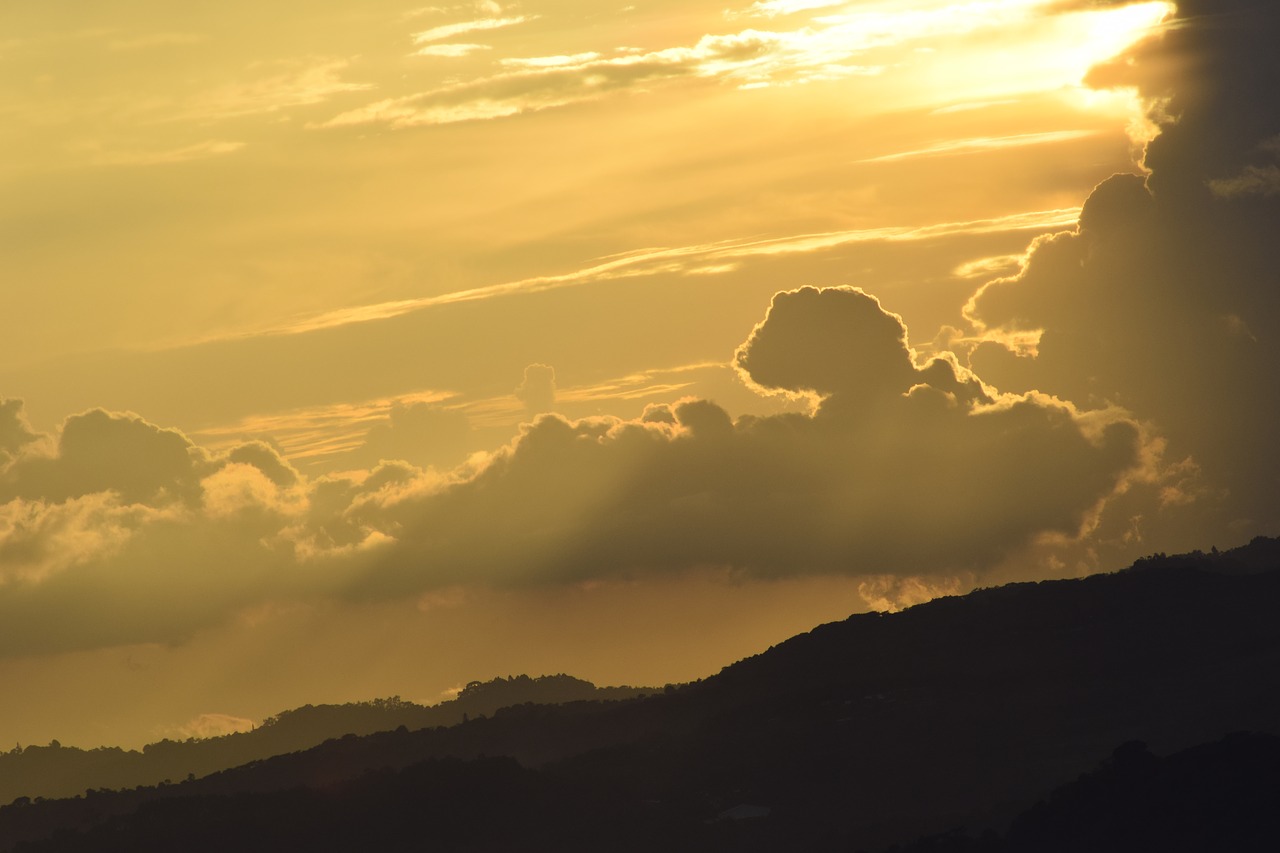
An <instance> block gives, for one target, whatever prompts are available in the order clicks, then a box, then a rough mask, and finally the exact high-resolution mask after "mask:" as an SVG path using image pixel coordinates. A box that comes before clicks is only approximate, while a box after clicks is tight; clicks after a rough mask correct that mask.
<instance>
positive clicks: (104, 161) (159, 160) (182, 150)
mask: <svg viewBox="0 0 1280 853" xmlns="http://www.w3.org/2000/svg"><path fill="white" fill-rule="evenodd" d="M244 147H245V144H244V143H243V142H229V141H225V140H209V141H207V142H197V143H194V144H192V145H183V146H180V147H178V148H165V149H160V150H153V151H138V150H115V151H111V150H106V151H100V153H97V154H94V155H93V157H92V161H93V162H94V163H96V164H98V165H101V166H158V165H165V164H169V163H189V162H191V161H193V160H206V159H208V158H210V157H221V156H223V155H226V154H234V153H236V152H237V151H240V150H241V149H243V148H244Z"/></svg>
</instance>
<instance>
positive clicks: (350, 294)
mask: <svg viewBox="0 0 1280 853" xmlns="http://www.w3.org/2000/svg"><path fill="white" fill-rule="evenodd" d="M1182 5H1183V6H1187V5H1188V4H1182ZM1192 5H1194V4H1192ZM1246 5H1247V4H1246ZM1183 20H1189V21H1194V20H1195V18H1194V16H1191V15H1189V14H1184V15H1183V16H1182V17H1180V18H1176V17H1175V16H1174V7H1173V4H1171V3H1161V2H1139V3H1123V2H1088V0H973V1H972V2H959V0H882V2H875V0H871V2H832V1H831V0H771V2H756V3H738V4H731V5H730V6H728V7H726V6H725V4H724V3H723V2H717V3H700V2H688V1H687V0H681V2H679V3H676V2H667V0H655V1H654V2H636V3H633V4H618V5H616V6H608V5H601V4H599V3H587V2H581V0H545V2H538V0H529V2H522V3H500V2H494V0H481V2H473V3H457V4H453V5H440V6H417V5H414V4H413V3H405V2H391V0H372V2H365V3H359V4H352V3H348V2H341V3H340V2H336V1H335V0H307V2H295V1H294V0H282V1H281V2H274V3H270V4H263V3H260V2H257V3H247V2H242V0H227V2H223V3H219V4H213V5H209V4H173V3H161V2H158V0H104V2H98V3H92V4H87V5H86V4H83V3H71V2H69V0H45V2H41V3H10V4H5V5H4V7H3V8H0V287H2V288H3V296H4V303H3V304H4V309H5V310H4V311H3V312H0V679H3V681H4V683H5V684H6V685H9V689H6V691H4V692H3V694H2V695H0V742H4V741H3V739H4V738H5V737H8V738H9V740H10V741H14V740H16V741H20V742H23V743H30V742H36V743H43V742H47V741H48V740H50V739H51V738H54V737H56V738H58V739H59V740H61V741H62V742H63V743H72V744H77V745H84V746H93V745H97V744H102V743H110V744H123V745H138V744H140V743H143V742H145V741H148V740H154V739H157V738H159V737H164V736H185V735H186V734H189V733H197V732H201V733H207V732H209V731H211V730H216V728H217V726H219V725H223V726H231V725H241V724H245V723H244V721H246V720H247V721H252V720H260V719H261V718H263V717H265V716H266V715H269V714H271V713H274V712H277V711H279V710H282V709H284V708H287V707H290V706H296V705H299V704H303V703H306V702H313V703H314V702H328V701H352V700H362V699H369V698H372V697H374V696H381V695H390V694H398V695H401V696H404V697H406V698H411V699H415V700H419V701H435V700H436V699H438V698H439V697H440V695H441V694H442V693H443V691H446V690H447V689H449V688H451V687H455V686H456V685H457V684H459V683H462V682H465V681H468V680H471V679H474V678H488V677H492V676H494V675H506V674H512V673H517V672H528V673H531V674H535V675H536V674H541V673H544V672H547V673H550V672H560V671H567V672H571V673H573V674H575V675H579V676H581V677H585V678H590V679H593V680H596V681H597V682H600V683H657V684H661V683H664V682H668V681H677V680H687V679H691V678H697V677H700V676H703V675H707V674H710V673H712V672H714V671H715V670H716V669H718V668H719V667H720V666H722V665H724V664H727V663H730V662H731V661H733V660H735V659H737V658H740V657H742V656H745V655H748V654H752V653H755V652H758V651H760V650H761V649H763V648H765V647H767V646H768V645H769V644H770V643H774V642H777V641H779V640H781V639H783V638H785V637H786V636H789V635H791V634H793V633H796V632H799V631H803V630H807V629H809V628H811V627H813V626H814V625H815V624H817V623H819V622H822V621H829V620H832V619H837V618H842V617H844V616H846V615H848V614H849V613H850V612H854V611H859V610H865V609H867V608H870V607H875V608H884V607H896V606H902V605H905V604H909V603H912V602H915V601H920V600H925V599H927V598H929V597H931V596H933V595H937V594H945V593H951V592H958V591H963V590H966V589H968V588H970V587H972V586H973V585H975V584H979V583H995V582H1000V581H1002V580H1008V579H1012V578H1027V577H1049V576H1063V575H1078V574H1083V573H1087V572H1090V571H1097V570H1100V569H1109V568H1115V567H1117V566H1119V565H1122V564H1124V563H1125V562H1127V561H1128V560H1131V559H1133V557H1135V556H1139V555H1141V554H1145V553H1149V552H1151V551H1154V550H1167V551H1174V550H1178V549H1179V548H1191V547H1208V546H1209V545H1210V544H1214V543H1217V544H1221V545H1228V544H1235V543H1236V541H1237V540H1243V539H1247V538H1248V537H1249V536H1251V535H1255V534H1258V533H1274V532H1275V522H1276V521H1277V518H1276V511H1275V510H1274V508H1272V509H1270V510H1268V509H1267V507H1268V503H1267V501H1266V497H1267V496H1268V495H1269V494H1274V493H1275V492H1274V491H1268V490H1269V489H1272V490H1273V489H1274V487H1275V486H1276V485H1277V483H1278V482H1280V481H1277V480H1275V479H1274V474H1275V472H1274V468H1275V466H1274V465H1262V466H1259V465H1257V464H1256V461H1257V448H1259V447H1262V446H1264V445H1265V442H1266V436H1265V430H1263V429H1262V428H1256V429H1250V428H1245V429H1243V430H1241V433H1242V437H1237V439H1236V443H1234V444H1228V443H1227V442H1225V440H1224V438H1223V436H1224V432H1223V430H1222V429H1220V425H1219V424H1217V422H1216V421H1214V420H1213V419H1212V418H1206V417H1205V416H1204V414H1203V413H1204V412H1205V410H1206V408H1210V409H1212V410H1213V411H1217V412H1219V413H1228V412H1231V413H1235V412H1239V413H1244V412H1248V411H1252V410H1256V409H1257V408H1258V406H1259V403H1258V394H1259V392H1258V391H1257V385H1256V382H1255V380H1254V379H1251V378H1250V376H1251V375H1252V374H1250V373H1249V370H1250V369H1255V370H1256V369H1260V367H1259V366H1265V365H1266V364H1267V363H1269V362H1268V361H1267V359H1269V358H1271V356H1272V355H1273V354H1274V347H1275V344H1274V342H1271V341H1269V340H1267V338H1266V336H1267V335H1270V334H1272V329H1274V328H1276V327H1277V326H1276V325H1270V326H1269V325H1266V324H1265V323H1262V322H1260V321H1259V319H1258V318H1260V317H1262V318H1265V317H1266V316H1269V315H1268V314H1267V312H1269V311H1272V310H1273V309H1274V304H1273V302H1274V300H1273V301H1270V302H1269V301H1267V300H1266V298H1265V297H1262V296H1260V294H1261V292H1262V291H1261V289H1260V288H1259V286H1258V284H1257V282H1258V280H1259V279H1260V278H1265V276H1266V275H1267V270H1269V269H1274V267H1269V266H1268V264H1269V263H1270V256H1268V255H1266V253H1265V252H1262V251H1261V250H1259V251H1258V252H1254V253H1253V254H1250V253H1249V252H1244V253H1243V254H1241V252H1239V251H1235V250H1234V249H1233V247H1235V248H1237V249H1238V247H1236V246H1235V244H1234V243H1232V242H1231V241H1233V240H1239V239H1246V240H1247V239H1249V235H1251V234H1252V235H1254V237H1255V238H1257V239H1254V241H1253V242H1252V243H1249V246H1256V245H1261V242H1263V241H1261V238H1260V237H1258V236H1257V235H1260V234H1263V233H1266V230H1265V228H1262V227H1260V226H1256V223H1258V222H1267V221H1270V222H1274V218H1273V219H1271V220H1267V218H1266V217H1268V216H1273V212H1274V211H1273V208H1274V205H1273V202H1274V196H1275V195H1276V194H1277V193H1276V192H1274V190H1276V188H1277V187H1280V183H1277V182H1276V179H1275V174H1276V171H1275V169H1276V166H1275V162H1274V161H1275V159H1276V158H1277V157H1280V144H1278V143H1276V142H1275V140H1276V139H1280V128H1278V127H1274V126H1270V125H1268V124H1267V123H1266V122H1267V121H1269V118H1268V116H1267V115H1265V114H1264V115H1263V117H1262V118H1261V119H1259V118H1258V117H1257V115H1256V114H1255V116H1254V120H1252V123H1249V122H1246V121H1244V120H1243V119H1240V121H1239V122H1237V123H1236V124H1224V122H1227V121H1229V120H1233V116H1235V114H1231V115H1225V114H1223V113H1222V111H1221V110H1218V111H1216V112H1215V111H1214V109H1210V106H1206V105H1216V104H1217V103H1218V101H1217V100H1215V98H1217V97H1218V96H1219V95H1220V94H1221V93H1220V92H1219V91H1217V90H1215V89H1214V88H1213V84H1217V83H1220V84H1221V86H1222V87H1226V86H1229V85H1231V84H1232V83H1233V82H1234V81H1235V80H1236V79H1237V78H1235V77H1232V76H1231V75H1232V74H1236V73H1237V72H1236V71H1233V70H1231V69H1227V70H1216V71H1215V72H1214V74H1218V75H1219V76H1213V75H1209V76H1207V77H1205V78H1204V81H1203V82H1204V85H1198V86H1197V87H1191V86H1189V85H1187V81H1188V80H1190V79H1193V78H1192V76H1191V75H1188V74H1187V73H1186V69H1188V68H1195V69H1197V70H1202V69H1203V68H1204V67H1208V66H1202V65H1196V64H1195V62H1196V58H1197V57H1200V56H1202V53H1198V52H1197V51H1202V52H1208V51H1212V50H1219V49H1221V48H1222V44H1220V43H1219V42H1210V40H1208V39H1207V37H1203V36H1202V35H1200V33H1201V30H1199V29H1197V28H1196V27H1195V26H1182V25H1181V23H1180V22H1181V21H1183ZM1171 21H1178V22H1179V23H1178V24H1177V25H1171V24H1170V22H1171ZM1227 29H1230V28H1227ZM1238 30H1249V28H1248V27H1244V28H1239V27H1237V28H1236V29H1235V30H1231V32H1237V31H1238ZM1221 38H1222V40H1223V42H1222V43H1225V40H1226V39H1227V36H1222V37H1221ZM1241 38H1243V36H1241ZM1203 55H1208V53H1204V54H1203ZM1213 55H1217V54H1213ZM1249 55H1252V54H1249ZM1116 57H1118V58H1116ZM1113 58H1115V59H1113ZM1259 61H1261V60H1259ZM1213 67H1214V68H1216V66H1213ZM1091 69H1092V70H1091ZM1239 74H1240V75H1243V72H1239ZM1086 78H1087V79H1086ZM1196 79H1198V78H1196ZM1193 88H1194V92H1192V91H1191V90H1192V89H1193ZM1193 95H1194V97H1193ZM1179 98H1181V99H1182V100H1179ZM1179 109H1185V110H1186V111H1188V112H1187V115H1190V116H1191V117H1192V118H1194V119H1195V120H1196V121H1190V120H1188V121H1187V122H1184V123H1181V124H1179V125H1178V126H1177V128H1176V130H1175V131H1171V130H1170V127H1172V126H1171V125H1169V124H1168V123H1167V121H1165V117H1166V116H1168V115H1174V114H1178V110H1179ZM1215 109H1216V108H1215ZM1236 117H1238V116H1236ZM1197 121H1198V122H1200V124H1197V123H1196V122H1197ZM1162 122H1164V123H1163V124H1162ZM1208 127H1216V128H1223V127H1226V128H1227V129H1228V130H1227V131H1226V132H1225V133H1226V135H1227V136H1228V137H1229V138H1230V139H1231V140H1233V142H1237V143H1238V144H1236V145H1235V146H1234V147H1232V146H1221V145H1219V146H1218V147H1217V148H1213V147H1212V146H1206V145H1201V144H1200V141H1201V137H1199V136H1196V134H1197V133H1199V132H1201V130H1200V129H1201V128H1208ZM1162 128H1163V130H1164V133H1162V134H1161V135H1160V136H1158V137H1156V142H1153V143H1151V146H1150V147H1149V148H1147V150H1146V152H1145V157H1146V160H1145V162H1146V166H1147V167H1148V168H1149V169H1150V170H1151V171H1152V178H1151V179H1150V180H1149V181H1148V185H1149V186H1150V187H1151V193H1148V190H1147V189H1146V188H1144V187H1143V184H1142V180H1141V179H1140V178H1133V179H1131V180H1127V181H1126V180H1124V179H1114V180H1111V181H1108V182H1107V183H1105V184H1103V185H1102V186H1101V187H1099V189H1098V190H1097V191H1096V192H1095V191H1094V188H1095V187H1096V186H1098V185H1099V184H1100V183H1102V182H1104V181H1107V179H1108V178H1109V176H1111V175H1113V174H1114V173H1132V174H1137V173H1140V172H1141V171H1142V165H1141V164H1142V163H1143V158H1144V144H1145V143H1147V141H1148V140H1150V139H1151V138H1152V137H1153V136H1155V134H1156V132H1157V131H1158V130H1161V129H1162ZM1203 134H1204V136H1205V138H1207V137H1208V131H1207V130H1203ZM1161 146H1163V147H1161ZM1228 148H1230V150H1229V151H1228V150H1227V149H1228ZM1211 149H1212V150H1211ZM1219 149H1222V150H1219ZM1188 152H1191V154H1188ZM1192 155H1194V156H1192ZM1161 157H1163V160H1161ZM1197 158H1199V159H1197ZM1268 158H1269V159H1268ZM1162 164H1163V165H1162ZM1162 168H1163V171H1162ZM1197 169H1199V170H1200V171H1196V170H1197ZM1161 180H1164V186H1165V187H1166V190H1165V192H1164V194H1163V195H1161V194H1160V192H1158V191H1157V190H1158V188H1159V186H1160V183H1159V182H1160V181H1161ZM1186 187H1192V188H1193V189H1194V192H1193V189H1186V190H1185V192H1184V191H1183V190H1182V189H1179V188H1186ZM1091 192H1092V193H1093V196H1092V197H1091ZM1196 192H1199V193H1200V195H1196ZM1153 194H1154V195H1153ZM1192 196H1194V198H1192ZM1152 197H1154V198H1155V199H1156V201H1155V202H1150V203H1148V202H1149V200H1150V198H1152ZM1086 199H1089V202H1090V203H1089V205H1088V206H1086V205H1085V202H1086ZM1144 199H1146V200H1147V201H1144ZM1206 199H1207V200H1206ZM1214 204H1216V205H1222V206H1229V207H1230V208H1231V210H1232V211H1236V213H1232V214H1230V216H1237V215H1238V218H1239V221H1236V220H1233V219H1231V218H1230V216H1228V217H1227V218H1226V219H1224V218H1223V215H1220V214H1218V213H1215V214H1213V215H1212V216H1209V215H1208V214H1205V213H1204V211H1205V210H1207V209H1208V208H1209V206H1211V205H1214ZM1144 205H1145V206H1144ZM1153 205H1154V207H1153ZM1179 205H1180V206H1179ZM1268 205H1270V206H1268ZM1082 208H1084V213H1083V215H1082V212H1081V211H1082ZM1148 208H1151V209H1148ZM1192 211H1196V214H1195V215H1196V216H1201V215H1204V216H1205V217H1206V218H1205V220H1204V221H1203V222H1202V221H1201V220H1200V219H1195V218H1194V217H1193V214H1192ZM1193 222H1195V223H1199V224H1200V225H1204V223H1205V222H1210V223H1217V225H1215V226H1213V227H1207V228H1199V230H1197V229H1196V228H1193V227H1192V224H1190V223H1193ZM1077 223H1079V224H1078V225H1077ZM1170 223H1174V224H1176V225H1177V226H1178V227H1180V228H1184V229H1185V233H1183V234H1182V236H1178V235H1174V234H1173V233H1172V232H1171V231H1170V230H1169V229H1170V228H1172V227H1173V225H1170ZM1228 223H1232V224H1228ZM1242 223H1245V224H1244V225H1242ZM1248 223H1254V224H1255V226H1256V227H1255V228H1254V230H1253V231H1250V230H1249V227H1247V224H1248ZM1187 234H1194V235H1196V236H1195V239H1197V240H1204V241H1211V242H1212V241H1217V242H1212V246H1211V249H1212V251H1208V252H1207V253H1205V252H1199V253H1196V255H1195V256H1196V257H1197V258H1201V259H1203V262H1204V264H1205V265H1206V269H1199V270H1198V271H1196V272H1195V275H1197V276H1199V277H1198V278H1196V279H1195V281H1194V282H1192V283H1189V284H1188V285H1187V288H1186V290H1185V292H1186V294H1188V295H1187V296H1186V298H1185V299H1182V297H1181V296H1177V297H1176V298H1175V297H1172V296H1162V295H1161V292H1160V291H1158V290H1153V288H1155V287H1156V286H1157V285H1160V286H1165V285H1167V286H1168V288H1169V292H1173V293H1176V294H1181V293H1183V290H1180V289H1179V287H1180V286H1181V285H1180V284H1179V282H1181V281H1182V278H1181V277H1183V276H1191V275H1192V271H1191V267H1190V266H1188V264H1186V263H1183V262H1182V261H1180V260H1179V259H1178V258H1176V257H1172V256H1170V257H1165V254H1167V253H1165V252H1164V251H1163V249H1161V247H1163V246H1169V245H1183V243H1184V242H1185V240H1184V237H1185V236H1186V235H1187ZM1242 234H1243V235H1245V236H1244V237H1241V235H1242ZM1049 235H1057V236H1049ZM1116 235H1119V236H1116ZM1144 252H1145V253H1146V254H1144ZM1214 252H1216V253H1217V254H1214ZM1157 255H1159V256H1160V257H1159V258H1158V259H1156V256H1157ZM1228 258H1230V259H1231V266H1229V267H1218V268H1217V272H1218V273H1221V274H1222V275H1225V276H1227V278H1228V279H1230V280H1232V281H1238V282H1240V284H1239V286H1238V287H1230V286H1218V287H1217V289H1215V290H1214V291H1213V293H1214V294H1215V295H1214V297H1213V300H1217V301H1213V300H1209V299H1208V298H1207V297H1204V292H1205V291H1204V290H1203V288H1202V287H1201V286H1202V285H1203V283H1204V281H1206V280H1208V279H1209V278H1213V276H1212V275H1211V271H1209V270H1208V269H1207V266H1212V265H1213V264H1215V263H1216V262H1217V261H1219V260H1225V259H1228ZM1157 260H1158V262H1157ZM1187 280H1188V282H1191V279H1190V278H1188V279H1187ZM1213 280H1214V281H1215V282H1217V281H1218V280H1219V279H1218V278H1213ZM1271 281H1272V283H1273V284H1274V275H1273V274H1272V279H1271ZM1161 283H1163V284H1161ZM1193 284H1194V285H1195V287H1193V286H1192V285H1193ZM1195 288H1201V289H1199V290H1197V289H1195ZM1211 303H1212V304H1211ZM908 330H909V332H908ZM1173 341H1177V342H1179V343H1180V344H1181V345H1180V346H1178V347H1172V345H1171V343H1172V342H1173ZM1255 350H1257V351H1255ZM1206 353H1210V354H1211V355H1206ZM1259 353H1262V354H1259ZM1243 365H1252V368H1247V367H1242V366H1243ZM1153 377H1156V379H1153ZM1215 395H1216V396H1215ZM1271 397H1274V393H1272V394H1271V395H1270V397H1268V396H1267V395H1266V394H1265V392H1263V404H1262V405H1261V408H1262V410H1263V411H1266V410H1267V409H1268V407H1273V403H1272V402H1271V400H1270V398H1271ZM1250 405H1252V406H1254V409H1250V408H1249V407H1250ZM1249 460H1252V461H1253V462H1254V463H1255V464H1252V465H1251V464H1249ZM1191 519H1194V523H1193V522H1192V521H1190V520H1191ZM211 721H212V722H211ZM210 726H212V727H213V728H212V729H211V728H210Z"/></svg>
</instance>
